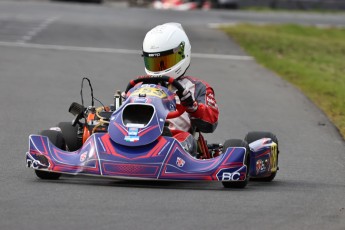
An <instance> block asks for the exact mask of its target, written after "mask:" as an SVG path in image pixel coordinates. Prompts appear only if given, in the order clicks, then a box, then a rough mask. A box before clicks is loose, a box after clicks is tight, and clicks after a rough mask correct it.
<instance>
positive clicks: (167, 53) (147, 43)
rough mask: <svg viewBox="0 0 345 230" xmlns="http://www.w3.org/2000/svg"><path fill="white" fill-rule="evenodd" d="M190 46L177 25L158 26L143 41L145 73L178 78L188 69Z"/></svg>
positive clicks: (184, 34) (180, 27) (171, 23)
mask: <svg viewBox="0 0 345 230" xmlns="http://www.w3.org/2000/svg"><path fill="white" fill-rule="evenodd" d="M190 55H191V45H190V43H189V39H188V37H187V35H186V33H185V32H184V30H183V28H182V26H181V24H179V23H173V22H170V23H166V24H163V25H158V26H156V27H154V28H153V29H152V30H150V31H149V32H147V34H146V36H145V38H144V41H143V57H144V62H145V71H146V73H147V74H148V75H151V76H161V75H165V76H169V77H173V78H178V77H180V76H182V75H183V74H184V73H185V72H186V70H187V69H188V67H189V64H190Z"/></svg>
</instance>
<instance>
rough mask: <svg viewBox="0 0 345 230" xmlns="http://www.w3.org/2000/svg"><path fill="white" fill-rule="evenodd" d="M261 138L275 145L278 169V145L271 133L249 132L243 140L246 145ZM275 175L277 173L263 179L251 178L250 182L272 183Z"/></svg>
mask: <svg viewBox="0 0 345 230" xmlns="http://www.w3.org/2000/svg"><path fill="white" fill-rule="evenodd" d="M262 138H270V139H271V140H272V141H273V142H274V143H276V144H277V167H278V158H279V145H278V138H277V137H276V135H274V134H273V133H271V132H249V133H248V134H247V135H246V137H245V138H244V140H245V141H247V142H248V143H252V142H254V141H257V140H260V139H262ZM276 175H277V172H272V173H271V175H270V176H268V177H263V178H252V179H251V180H254V181H262V182H270V181H272V180H273V179H274V178H275V177H276Z"/></svg>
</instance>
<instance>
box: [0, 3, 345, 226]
mask: <svg viewBox="0 0 345 230" xmlns="http://www.w3.org/2000/svg"><path fill="white" fill-rule="evenodd" d="M272 18H273V19H272ZM310 18H312V19H313V20H311V19H310ZM283 19H284V20H285V21H290V22H291V21H293V22H299V23H306V22H307V23H308V24H332V25H344V21H345V19H344V17H343V16H342V15H335V16H327V15H312V16H310V15H302V16H298V15H290V16H288V14H284V15H271V14H269V15H259V14H249V13H243V12H238V13H237V12H226V11H219V12H213V11H211V12H202V11H196V12H173V11H168V12H163V11H154V10H151V9H127V8H125V7H107V6H96V5H87V6H82V5H78V4H59V3H42V2H37V3H31V2H20V3H10V2H0V41H1V42H0V103H1V109H0V132H1V135H0V146H1V149H0V156H1V161H0V182H1V185H0V229H2V230H6V229H28V230H29V229H70V230H74V229H328V230H331V229H339V230H343V229H345V210H344V208H345V196H344V194H345V177H344V175H345V145H344V141H343V139H342V138H341V137H340V135H339V134H338V132H337V130H336V128H335V127H334V126H333V125H332V124H331V123H330V122H329V120H328V119H327V118H326V117H325V115H324V114H323V113H322V112H321V111H320V110H319V109H318V108H317V107H315V106H314V105H313V104H312V103H311V102H310V101H309V100H308V99H307V98H306V97H305V96H304V95H303V94H302V93H301V92H300V91H299V90H297V89H296V88H294V87H292V86H291V85H290V84H288V83H286V82H284V81H283V80H281V79H280V78H279V77H278V76H276V75H275V74H274V73H272V72H270V71H267V70H266V69H264V68H263V67H261V66H259V65H258V64H256V63H255V61H254V60H252V59H251V57H248V55H246V54H245V53H244V52H243V51H242V50H241V49H240V48H239V47H238V46H237V45H236V44H234V43H233V42H232V41H231V40H230V39H228V38H227V37H226V36H225V35H224V34H222V33H221V32H219V31H217V30H215V29H212V28H210V27H209V26H208V24H209V23H225V22H234V21H236V22H237V21H248V20H251V21H255V22H259V21H261V22H263V21H273V22H277V21H279V20H283ZM297 19H299V20H297ZM284 20H283V21H280V22H285V21H284ZM167 21H179V22H181V23H182V24H183V25H184V26H185V29H186V31H187V33H188V34H189V36H190V40H191V42H192V50H193V53H194V54H195V56H194V57H193V59H192V66H191V68H190V70H189V74H190V75H193V76H198V77H200V78H203V79H205V80H207V81H209V82H210V84H211V85H212V86H213V87H214V89H215V91H216V98H217V101H218V104H219V107H220V111H221V114H220V121H219V127H218V128H217V130H216V132H215V133H214V134H212V135H207V139H209V141H211V142H224V140H225V139H228V138H243V137H244V136H245V134H246V133H247V132H248V131H252V130H267V131H272V132H274V133H275V134H276V135H277V136H278V139H279V141H280V149H281V155H280V162H279V163H280V171H279V173H278V175H277V177H276V179H275V180H274V181H273V182H272V183H258V182H250V183H249V185H248V186H247V187H246V188H245V189H242V190H235V189H234V190H231V189H230V190H228V189H224V188H223V187H222V185H221V184H220V183H204V182H198V183H181V182H176V183H166V182H165V183H158V182H129V181H115V180H109V179H102V180H100V179H97V178H86V177H63V178H61V179H60V180H59V181H42V180H39V179H37V178H36V177H35V176H34V173H33V171H32V170H31V169H27V168H26V167H25V157H24V155H25V152H26V150H27V144H28V143H27V142H28V136H29V134H31V133H37V132H38V131H39V130H42V129H45V128H48V127H50V126H54V125H55V124H56V123H57V122H59V121H69V120H71V119H72V118H73V117H72V115H69V114H68V112H67V109H68V107H69V105H70V103H71V102H72V101H80V97H79V91H80V88H79V87H80V81H81V78H82V77H84V76H87V77H89V78H90V79H91V80H92V83H93V87H94V90H95V96H96V97H97V98H98V99H100V100H101V101H102V102H103V103H111V101H112V95H113V92H114V90H116V89H123V88H124V86H125V85H126V84H127V82H128V81H129V80H130V79H131V78H133V77H134V76H137V75H140V74H143V63H142V60H141V57H140V55H139V53H138V51H139V50H140V48H141V41H142V39H143V37H144V35H145V32H146V31H147V30H148V29H149V28H151V27H152V26H154V25H155V24H158V23H160V22H167ZM88 99H89V98H88Z"/></svg>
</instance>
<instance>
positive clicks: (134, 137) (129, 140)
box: [125, 136, 139, 142]
mask: <svg viewBox="0 0 345 230" xmlns="http://www.w3.org/2000/svg"><path fill="white" fill-rule="evenodd" d="M125 141H128V142H137V141H139V137H138V136H125Z"/></svg>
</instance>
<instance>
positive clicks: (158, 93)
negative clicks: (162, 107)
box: [131, 85, 168, 98]
mask: <svg viewBox="0 0 345 230" xmlns="http://www.w3.org/2000/svg"><path fill="white" fill-rule="evenodd" d="M139 95H146V96H154V97H159V98H166V97H168V95H167V94H166V93H165V92H164V91H163V90H162V89H159V88H155V87H151V86H150V85H143V86H142V87H141V88H139V89H137V90H135V91H134V92H133V93H131V96H139Z"/></svg>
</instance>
